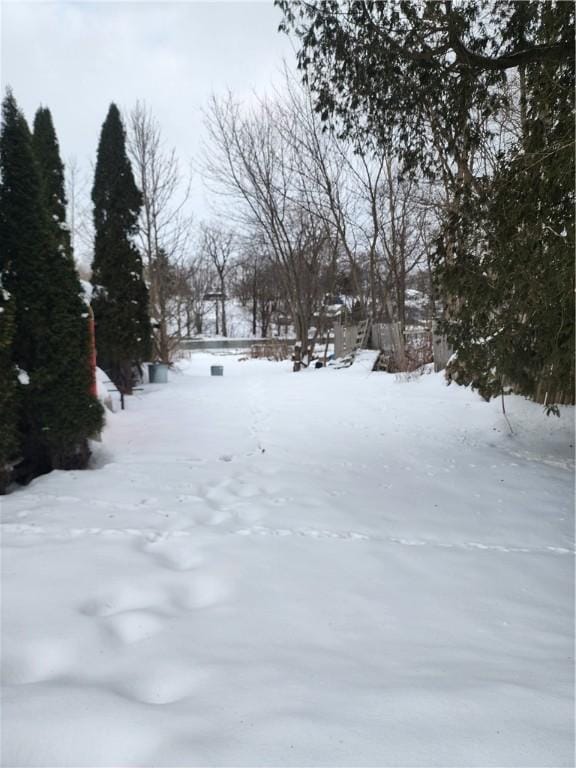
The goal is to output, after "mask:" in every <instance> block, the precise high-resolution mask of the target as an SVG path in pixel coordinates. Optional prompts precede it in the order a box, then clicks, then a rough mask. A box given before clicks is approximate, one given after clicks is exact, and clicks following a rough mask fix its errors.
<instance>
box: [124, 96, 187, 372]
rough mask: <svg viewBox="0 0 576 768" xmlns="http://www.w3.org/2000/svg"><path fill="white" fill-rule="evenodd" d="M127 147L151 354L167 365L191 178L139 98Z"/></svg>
mask: <svg viewBox="0 0 576 768" xmlns="http://www.w3.org/2000/svg"><path fill="white" fill-rule="evenodd" d="M128 151H129V153H130V158H131V160H132V165H133V168H134V174H135V177H136V183H137V184H138V186H139V188H140V190H141V192H142V201H143V205H142V211H141V214H140V233H139V237H140V246H141V248H142V252H143V254H144V261H145V265H146V274H147V278H148V282H149V289H150V308H151V316H152V319H153V328H154V342H155V355H156V357H157V358H158V359H159V360H161V361H162V362H166V363H169V362H170V361H171V357H172V353H173V350H174V348H175V346H176V345H177V343H178V340H179V339H178V323H177V322H176V316H175V307H176V305H177V302H176V301H175V297H174V295H173V291H175V290H176V285H177V283H178V280H177V279H176V277H175V271H177V269H178V267H179V265H181V263H182V262H183V261H184V260H185V257H186V251H187V248H188V241H189V234H190V226H191V221H190V218H189V217H188V216H187V215H186V205H187V202H188V198H189V192H190V182H189V180H185V179H184V177H183V175H182V173H181V171H180V166H179V163H178V159H177V157H176V152H175V150H174V149H166V148H165V146H164V144H163V140H162V132H161V129H160V125H159V123H158V121H157V120H156V118H155V117H154V116H153V114H152V112H151V111H150V109H149V108H148V107H147V106H146V105H145V104H144V103H142V102H137V104H136V106H135V107H134V108H133V109H132V111H131V112H130V115H129V119H128Z"/></svg>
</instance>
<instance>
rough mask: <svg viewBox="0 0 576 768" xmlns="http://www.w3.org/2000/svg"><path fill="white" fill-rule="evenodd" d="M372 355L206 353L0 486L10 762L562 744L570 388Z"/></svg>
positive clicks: (273, 759) (569, 740)
mask: <svg viewBox="0 0 576 768" xmlns="http://www.w3.org/2000/svg"><path fill="white" fill-rule="evenodd" d="M369 361H370V356H369V355H364V356H363V357H361V358H360V360H359V361H358V363H357V364H356V365H354V366H353V367H352V368H350V369H347V370H340V371H335V370H318V371H317V370H314V371H306V372H303V373H301V374H292V373H290V372H289V365H288V364H282V363H269V362H264V361H254V360H250V361H244V362H238V360H237V358H235V357H231V356H218V357H215V356H210V355H206V354H195V355H193V356H192V358H191V360H190V361H189V362H184V363H182V364H181V369H180V372H178V373H174V374H173V375H172V376H171V379H170V383H169V384H168V385H150V386H146V387H145V391H144V392H143V393H140V394H138V395H137V396H135V397H133V398H130V399H129V400H128V404H127V410H126V411H125V412H122V413H117V414H111V415H109V426H108V428H107V430H106V432H105V435H104V442H103V443H102V444H101V445H97V446H96V447H95V455H94V469H93V470H91V471H85V472H68V473H64V472H54V473H52V474H51V475H49V476H46V477H42V478H38V479H37V480H36V481H35V482H33V483H32V484H31V485H30V486H29V487H28V488H25V489H22V490H18V491H16V492H15V493H13V494H11V495H10V496H7V497H5V498H3V500H2V523H3V617H2V619H3V620H2V640H3V653H4V663H3V675H4V685H5V687H4V699H3V707H2V720H3V722H2V725H3V728H2V751H3V755H2V758H3V759H2V765H3V766H5V768H9V767H16V766H46V767H47V766H58V767H60V766H62V767H63V766H159V767H161V766H247V765H259V766H260V765H270V766H304V765H306V766H400V765H402V766H430V765H441V766H480V765H482V766H568V765H572V764H573V747H574V724H573V715H574V703H573V702H574V700H573V669H574V667H573V663H574V660H573V639H574V557H573V553H574V544H573V530H574V529H573V501H574V498H573V448H572V446H573V444H574V443H573V429H572V414H571V411H570V409H565V412H564V416H563V418H562V419H561V420H558V419H555V418H546V417H545V416H544V415H543V413H542V410H541V408H540V407H539V406H535V405H533V404H531V403H528V402H525V401H523V400H521V399H519V398H509V399H508V403H507V410H508V414H509V418H510V420H511V422H512V425H513V427H514V429H515V432H516V434H515V435H514V436H511V435H510V434H509V433H508V427H507V425H506V423H505V421H504V419H503V417H502V414H501V412H500V405H499V403H490V404H487V403H484V402H483V401H482V400H480V399H479V398H478V397H477V396H476V395H474V394H473V393H471V392H469V391H466V390H464V389H461V388H456V387H455V386H451V387H446V386H445V384H444V382H443V380H442V378H441V376H439V375H427V376H422V377H420V378H417V379H415V380H412V381H402V380H398V378H397V377H395V376H392V375H388V374H383V373H378V374H377V373H374V374H372V373H370V365H369ZM213 363H218V364H224V366H225V372H224V377H222V378H211V377H210V376H209V367H210V365H211V364H213Z"/></svg>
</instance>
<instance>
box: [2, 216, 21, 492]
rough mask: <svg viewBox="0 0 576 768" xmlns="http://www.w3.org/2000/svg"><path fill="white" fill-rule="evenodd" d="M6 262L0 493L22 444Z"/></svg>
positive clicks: (3, 289) (3, 303)
mask: <svg viewBox="0 0 576 768" xmlns="http://www.w3.org/2000/svg"><path fill="white" fill-rule="evenodd" d="M1 210H2V206H1V202H0V211H1ZM0 216H1V213H0ZM0 230H1V225H0ZM4 266H5V265H4V263H3V260H1V257H0V494H1V493H4V492H5V490H6V487H7V486H8V484H9V482H10V477H11V471H12V463H13V462H14V460H15V459H16V457H17V452H18V446H19V434H18V428H17V417H18V411H17V402H18V390H17V386H18V385H17V378H16V366H15V365H14V363H13V362H12V341H13V337H14V302H13V300H12V297H11V295H10V294H9V293H8V291H7V290H6V289H5V288H4V287H3V284H2V283H3V280H2V272H3V270H4Z"/></svg>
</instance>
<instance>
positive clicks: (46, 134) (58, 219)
mask: <svg viewBox="0 0 576 768" xmlns="http://www.w3.org/2000/svg"><path fill="white" fill-rule="evenodd" d="M32 138H33V143H34V154H35V155H36V160H37V162H38V164H39V166H40V171H41V173H42V180H43V183H44V202H45V205H46V209H47V211H48V214H49V216H50V219H51V222H52V229H53V236H54V239H55V240H56V243H57V246H58V249H59V250H60V252H61V253H66V254H67V255H69V257H70V258H72V249H71V247H70V230H69V229H68V227H67V225H66V194H65V191H64V190H65V180H64V164H63V162H62V160H61V158H60V150H59V146H58V139H57V137H56V131H55V130H54V124H53V122H52V115H51V114H50V110H49V109H47V108H46V107H40V108H39V109H38V111H37V112H36V116H35V117H34V132H33V137H32Z"/></svg>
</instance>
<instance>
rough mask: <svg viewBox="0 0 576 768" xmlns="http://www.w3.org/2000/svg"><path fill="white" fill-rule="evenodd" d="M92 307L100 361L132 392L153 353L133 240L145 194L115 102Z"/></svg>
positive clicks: (97, 197) (102, 151) (103, 162)
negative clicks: (137, 367) (135, 376)
mask: <svg viewBox="0 0 576 768" xmlns="http://www.w3.org/2000/svg"><path fill="white" fill-rule="evenodd" d="M92 201H93V203H94V228H95V241H94V260H93V263H92V282H93V284H94V294H93V300H92V307H93V309H94V315H95V320H96V349H97V354H98V361H99V365H100V366H101V367H102V368H104V370H106V372H107V373H108V375H109V376H110V378H111V379H112V380H113V381H114V383H115V384H116V385H117V386H118V387H119V388H120V389H121V390H122V391H123V392H126V393H130V392H131V387H132V365H133V364H134V363H136V364H138V363H140V362H141V361H142V360H144V359H145V358H146V357H147V356H148V355H149V353H150V333H151V328H150V318H149V314H148V291H147V288H146V285H145V283H144V278H143V269H142V258H141V256H140V254H139V252H138V249H137V248H136V245H135V244H134V241H133V238H134V235H135V234H136V232H137V228H138V215H139V212H140V208H141V205H142V196H141V194H140V192H139V190H138V188H137V187H136V183H135V181H134V176H133V174H132V168H131V165H130V161H129V159H128V156H127V153H126V135H125V131H124V126H123V124H122V120H121V118H120V112H119V111H118V108H117V107H116V105H115V104H111V105H110V109H109V111H108V115H107V117H106V120H105V121H104V124H103V126H102V132H101V134H100V142H99V145H98V156H97V161H96V173H95V178H94V187H93V189H92Z"/></svg>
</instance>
